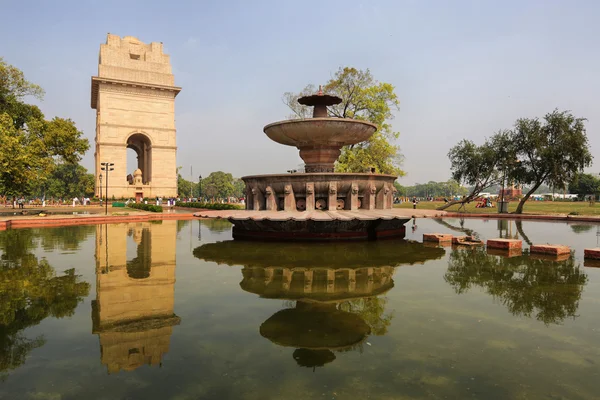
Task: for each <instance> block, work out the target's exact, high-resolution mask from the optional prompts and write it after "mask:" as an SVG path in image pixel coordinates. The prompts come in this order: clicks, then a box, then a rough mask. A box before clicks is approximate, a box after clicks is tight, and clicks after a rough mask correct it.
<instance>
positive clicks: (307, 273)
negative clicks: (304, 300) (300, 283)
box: [304, 270, 313, 293]
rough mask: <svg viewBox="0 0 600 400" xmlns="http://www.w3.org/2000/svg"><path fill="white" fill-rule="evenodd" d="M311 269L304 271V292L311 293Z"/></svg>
mask: <svg viewBox="0 0 600 400" xmlns="http://www.w3.org/2000/svg"><path fill="white" fill-rule="evenodd" d="M312 284H313V271H312V270H306V271H304V293H312Z"/></svg>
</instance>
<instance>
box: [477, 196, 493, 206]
mask: <svg viewBox="0 0 600 400" xmlns="http://www.w3.org/2000/svg"><path fill="white" fill-rule="evenodd" d="M487 207H494V205H493V204H492V200H491V199H490V198H489V197H485V198H484V199H483V200H482V201H480V202H478V203H477V204H476V205H475V208H487Z"/></svg>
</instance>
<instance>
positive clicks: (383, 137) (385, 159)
mask: <svg viewBox="0 0 600 400" xmlns="http://www.w3.org/2000/svg"><path fill="white" fill-rule="evenodd" d="M323 90H324V91H325V92H326V93H327V94H330V95H334V96H338V97H340V98H341V99H342V102H341V103H340V104H338V105H335V106H332V107H330V108H329V110H328V111H329V114H330V115H331V116H333V117H338V118H351V119H359V120H363V121H369V122H371V123H374V124H375V125H377V127H378V131H377V133H376V134H375V135H373V136H372V137H371V138H370V139H369V140H367V141H365V142H362V143H358V144H356V145H353V146H346V147H344V148H343V149H342V154H341V156H340V157H339V159H338V162H337V163H336V171H337V172H365V171H368V170H370V169H371V168H375V169H376V172H378V173H384V174H393V175H398V176H402V175H404V171H402V170H401V169H400V164H401V162H402V156H401V154H400V148H399V147H398V146H397V145H395V144H393V142H394V141H395V140H396V139H397V138H398V136H399V133H398V132H393V131H392V128H391V125H390V124H389V121H390V120H391V119H393V118H394V114H393V110H397V109H398V108H399V105H400V102H399V100H398V97H397V95H396V93H395V92H394V86H393V85H391V84H389V83H382V82H378V81H376V80H375V79H374V78H373V76H372V75H371V72H370V71H369V70H368V69H367V70H365V71H363V70H357V69H356V68H349V67H345V68H340V69H339V70H338V71H337V72H336V73H335V75H334V76H333V77H332V78H331V79H330V80H329V81H328V82H327V84H326V85H325V87H324V88H323ZM316 91H317V89H316V87H315V85H312V84H311V85H308V86H306V87H305V88H304V89H303V90H302V91H301V92H300V93H291V92H286V93H284V95H283V101H284V103H285V104H286V105H287V106H288V107H289V108H290V109H291V110H292V112H293V113H294V114H293V115H292V116H291V118H309V117H311V110H310V108H309V107H306V106H302V105H300V104H298V102H297V100H298V98H300V97H302V96H307V95H311V94H314V93H315V92H316Z"/></svg>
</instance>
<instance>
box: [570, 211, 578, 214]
mask: <svg viewBox="0 0 600 400" xmlns="http://www.w3.org/2000/svg"><path fill="white" fill-rule="evenodd" d="M569 215H579V213H578V212H577V211H571V212H570V213H569Z"/></svg>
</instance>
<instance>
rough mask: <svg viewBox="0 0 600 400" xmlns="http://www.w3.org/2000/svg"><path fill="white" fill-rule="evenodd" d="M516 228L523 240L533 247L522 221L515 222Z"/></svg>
mask: <svg viewBox="0 0 600 400" xmlns="http://www.w3.org/2000/svg"><path fill="white" fill-rule="evenodd" d="M515 226H516V227H517V232H519V234H520V235H521V237H522V238H523V240H524V241H525V243H527V244H528V245H530V246H531V244H532V242H531V240H530V239H529V238H528V237H527V235H526V234H525V231H524V230H523V222H522V221H521V220H520V219H518V220H516V221H515Z"/></svg>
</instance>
